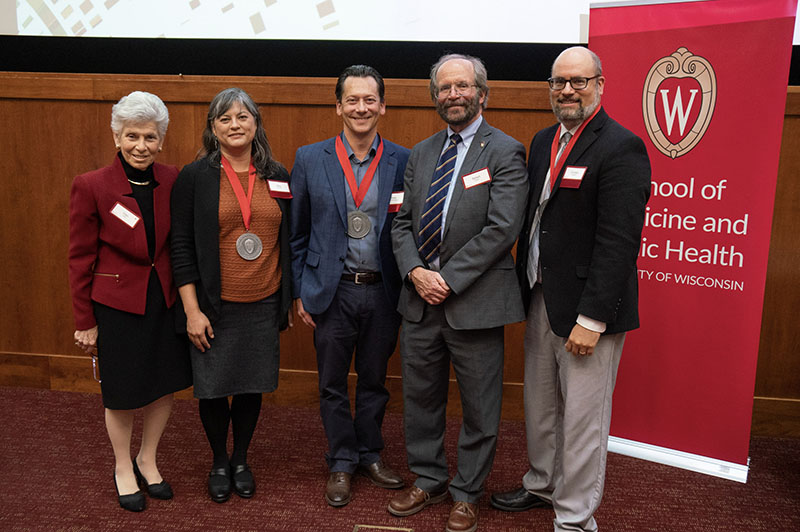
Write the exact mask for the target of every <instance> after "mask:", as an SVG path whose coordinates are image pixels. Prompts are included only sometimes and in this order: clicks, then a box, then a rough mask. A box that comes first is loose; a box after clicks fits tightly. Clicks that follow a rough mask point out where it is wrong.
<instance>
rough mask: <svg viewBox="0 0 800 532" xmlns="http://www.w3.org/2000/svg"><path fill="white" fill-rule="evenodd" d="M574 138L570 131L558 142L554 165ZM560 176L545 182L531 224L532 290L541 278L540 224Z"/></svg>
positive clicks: (530, 261) (529, 253)
mask: <svg viewBox="0 0 800 532" xmlns="http://www.w3.org/2000/svg"><path fill="white" fill-rule="evenodd" d="M571 138H572V133H570V132H569V131H565V132H564V134H563V135H561V138H560V139H559V141H558V153H557V154H556V160H555V161H554V163H553V166H555V163H557V162H558V160H559V159H560V158H561V154H562V153H564V148H565V147H566V146H567V144H569V139H571ZM556 178H558V176H556V175H549V174H548V176H547V180H546V181H545V182H544V186H543V187H542V194H541V196H539V205H538V206H537V207H536V212H535V213H534V215H533V223H532V224H531V232H530V240H529V245H528V268H527V273H528V281H529V282H530V285H531V288H533V285H534V283H535V282H536V280H537V279H538V277H539V229H540V228H539V222H541V220H542V212H543V211H544V208H545V206H546V205H547V201H548V200H549V199H550V182H551V181H554V180H555V179H556Z"/></svg>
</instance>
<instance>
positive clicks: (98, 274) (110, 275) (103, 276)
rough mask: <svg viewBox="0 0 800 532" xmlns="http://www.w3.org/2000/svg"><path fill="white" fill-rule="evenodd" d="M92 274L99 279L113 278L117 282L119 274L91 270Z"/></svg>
mask: <svg viewBox="0 0 800 532" xmlns="http://www.w3.org/2000/svg"><path fill="white" fill-rule="evenodd" d="M92 275H94V276H95V277H98V278H101V279H108V280H109V281H110V280H112V279H113V280H114V281H115V282H117V283H119V274H118V273H101V272H92Z"/></svg>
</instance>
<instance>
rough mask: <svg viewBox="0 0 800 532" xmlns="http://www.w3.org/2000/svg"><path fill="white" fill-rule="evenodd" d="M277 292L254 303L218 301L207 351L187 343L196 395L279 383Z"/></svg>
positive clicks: (255, 389) (269, 389)
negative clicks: (189, 345)
mask: <svg viewBox="0 0 800 532" xmlns="http://www.w3.org/2000/svg"><path fill="white" fill-rule="evenodd" d="M278 305H279V296H278V293H276V294H273V295H271V296H269V297H267V298H265V299H262V300H261V301H256V302H254V303H232V302H229V301H223V302H222V308H221V312H220V318H219V320H217V321H216V322H215V323H213V324H212V327H213V328H214V338H213V339H211V340H210V342H211V349H206V352H205V353H201V352H200V351H199V350H198V349H197V348H196V347H195V346H194V345H192V346H191V357H192V375H193V378H194V396H195V397H196V398H198V399H214V398H217V397H227V396H229V395H237V394H243V393H268V392H272V391H275V389H276V388H277V387H278V369H279V366H280V345H279V340H278V334H279V332H278Z"/></svg>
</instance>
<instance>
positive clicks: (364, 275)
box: [353, 272, 369, 284]
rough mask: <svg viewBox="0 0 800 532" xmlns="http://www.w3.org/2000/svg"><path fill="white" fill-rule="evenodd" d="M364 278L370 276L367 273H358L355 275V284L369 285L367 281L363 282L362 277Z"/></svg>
mask: <svg viewBox="0 0 800 532" xmlns="http://www.w3.org/2000/svg"><path fill="white" fill-rule="evenodd" d="M362 276H363V277H368V276H369V273H365V272H356V273H355V278H354V279H353V282H354V283H355V284H367V282H366V281H362V280H361V277H362Z"/></svg>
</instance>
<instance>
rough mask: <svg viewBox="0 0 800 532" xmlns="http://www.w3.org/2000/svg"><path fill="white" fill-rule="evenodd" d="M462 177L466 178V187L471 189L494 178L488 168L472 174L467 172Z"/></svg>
mask: <svg viewBox="0 0 800 532" xmlns="http://www.w3.org/2000/svg"><path fill="white" fill-rule="evenodd" d="M461 179H463V180H464V188H465V189H470V188H472V187H474V186H477V185H482V184H484V183H488V182H489V181H491V180H492V176H491V175H489V169H488V168H483V169H482V170H478V171H477V172H472V173H471V174H467V175H465V176H464V177H462V178H461Z"/></svg>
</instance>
